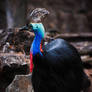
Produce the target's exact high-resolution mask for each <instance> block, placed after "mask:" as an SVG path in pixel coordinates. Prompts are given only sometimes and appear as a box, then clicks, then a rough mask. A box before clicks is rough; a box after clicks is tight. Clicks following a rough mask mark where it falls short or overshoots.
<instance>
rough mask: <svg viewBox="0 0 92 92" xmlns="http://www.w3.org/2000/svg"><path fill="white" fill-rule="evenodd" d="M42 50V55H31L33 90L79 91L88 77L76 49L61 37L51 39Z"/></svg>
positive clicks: (47, 91) (41, 91) (40, 91)
mask: <svg viewBox="0 0 92 92" xmlns="http://www.w3.org/2000/svg"><path fill="white" fill-rule="evenodd" d="M43 50H44V53H43V56H41V55H40V54H37V55H35V56H34V57H33V63H34V69H33V74H32V83H33V87H34V91H35V92H80V91H81V90H82V89H83V87H84V86H83V83H84V81H85V80H88V78H87V76H86V74H85V73H84V71H83V66H82V62H81V59H80V56H79V54H78V52H77V50H76V49H75V48H74V47H73V46H72V45H70V44H68V43H67V42H66V41H65V40H63V39H56V40H53V41H52V42H50V43H48V44H47V45H46V46H45V47H44V48H43ZM88 81H89V80H88ZM85 87H86V86H85Z"/></svg>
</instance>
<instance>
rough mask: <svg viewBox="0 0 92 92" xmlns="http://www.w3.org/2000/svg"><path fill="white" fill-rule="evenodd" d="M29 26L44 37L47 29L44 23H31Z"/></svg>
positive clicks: (36, 33)
mask: <svg viewBox="0 0 92 92" xmlns="http://www.w3.org/2000/svg"><path fill="white" fill-rule="evenodd" d="M29 27H30V29H31V30H32V31H33V32H34V33H35V35H38V36H40V37H41V38H44V35H45V29H44V26H43V24H42V23H30V24H29Z"/></svg>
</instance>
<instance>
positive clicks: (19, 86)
mask: <svg viewBox="0 0 92 92" xmlns="http://www.w3.org/2000/svg"><path fill="white" fill-rule="evenodd" d="M6 92H33V91H32V83H31V74H29V75H17V76H15V79H14V80H13V82H12V83H11V84H10V85H9V86H8V87H7V89H6Z"/></svg>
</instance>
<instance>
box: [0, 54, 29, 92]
mask: <svg viewBox="0 0 92 92" xmlns="http://www.w3.org/2000/svg"><path fill="white" fill-rule="evenodd" d="M28 73H29V67H28V65H27V63H26V62H25V59H24V56H23V55H20V54H9V53H0V80H1V81H0V91H1V92H5V88H6V87H7V86H8V85H9V84H10V83H11V82H12V81H13V79H14V77H15V75H21V74H28Z"/></svg>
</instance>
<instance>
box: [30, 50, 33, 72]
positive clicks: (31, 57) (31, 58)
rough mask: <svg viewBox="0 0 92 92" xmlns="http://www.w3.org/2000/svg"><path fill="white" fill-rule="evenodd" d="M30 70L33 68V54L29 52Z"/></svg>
mask: <svg viewBox="0 0 92 92" xmlns="http://www.w3.org/2000/svg"><path fill="white" fill-rule="evenodd" d="M32 70H33V55H32V53H31V52H30V72H32Z"/></svg>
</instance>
